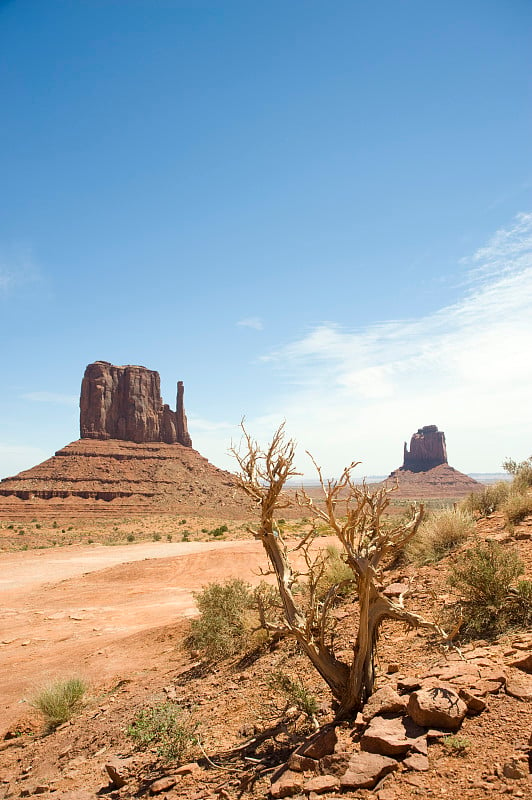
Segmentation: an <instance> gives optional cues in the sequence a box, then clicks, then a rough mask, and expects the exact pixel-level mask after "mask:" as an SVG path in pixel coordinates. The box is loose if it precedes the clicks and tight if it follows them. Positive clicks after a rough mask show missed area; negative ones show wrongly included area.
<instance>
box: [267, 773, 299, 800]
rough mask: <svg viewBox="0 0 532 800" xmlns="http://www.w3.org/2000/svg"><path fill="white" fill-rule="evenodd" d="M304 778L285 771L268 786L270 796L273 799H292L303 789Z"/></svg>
mask: <svg viewBox="0 0 532 800" xmlns="http://www.w3.org/2000/svg"><path fill="white" fill-rule="evenodd" d="M303 784H304V778H303V776H302V775H301V774H300V773H298V772H292V771H291V770H286V772H283V774H282V775H281V777H280V778H278V779H277V780H276V781H275V783H272V785H271V786H270V794H271V796H272V797H273V798H279V797H293V796H294V795H295V794H298V793H299V792H301V790H302V789H303Z"/></svg>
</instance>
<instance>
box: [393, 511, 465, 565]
mask: <svg viewBox="0 0 532 800" xmlns="http://www.w3.org/2000/svg"><path fill="white" fill-rule="evenodd" d="M474 527H475V521H474V519H473V517H472V516H471V514H470V513H469V512H467V511H464V510H462V509H456V510H455V509H453V508H445V509H442V510H441V511H436V512H433V513H431V514H430V515H429V517H428V519H426V520H425V521H424V522H422V524H421V525H420V527H419V530H418V532H417V533H416V535H415V536H414V537H412V539H410V541H409V542H408V543H407V545H406V547H405V555H406V558H407V559H408V560H409V561H414V562H415V563H417V564H429V563H431V562H434V561H439V560H440V559H442V558H443V557H444V556H446V555H447V554H448V553H450V552H451V551H452V550H455V549H456V548H457V547H460V545H462V544H463V543H464V542H465V541H466V539H468V538H469V537H470V536H471V534H472V533H473V530H474Z"/></svg>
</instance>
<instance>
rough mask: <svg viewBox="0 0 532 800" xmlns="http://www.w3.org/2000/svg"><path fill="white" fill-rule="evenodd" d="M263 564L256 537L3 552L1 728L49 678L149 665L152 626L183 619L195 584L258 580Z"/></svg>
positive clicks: (99, 675)
mask: <svg viewBox="0 0 532 800" xmlns="http://www.w3.org/2000/svg"><path fill="white" fill-rule="evenodd" d="M261 566H262V567H264V566H265V558H264V554H263V552H262V549H261V545H260V543H258V542H256V541H238V542H229V541H227V542H176V543H161V542H149V543H140V544H132V545H125V546H117V547H104V546H101V545H87V546H73V547H69V548H61V549H59V548H54V549H47V550H35V551H26V552H17V553H0V685H1V686H2V693H1V703H0V708H1V709H2V712H3V713H2V714H1V717H2V724H1V725H0V736H1V735H2V733H3V732H4V731H5V730H7V729H8V728H9V726H11V725H12V724H13V723H14V721H15V720H16V719H17V717H18V716H20V714H21V706H20V705H19V704H20V703H21V702H23V699H24V698H25V697H27V696H28V694H29V693H31V690H32V688H34V687H35V686H36V685H38V684H40V683H42V682H44V681H46V680H50V679H53V678H55V677H59V676H65V675H71V674H73V673H75V674H81V675H83V676H84V677H86V678H87V679H88V680H89V681H93V682H96V681H97V682H99V683H101V682H102V681H105V680H106V679H110V678H114V677H115V676H116V677H117V678H118V677H127V675H128V674H131V673H132V672H136V673H137V674H138V672H139V671H142V670H145V669H147V668H148V669H149V665H150V653H149V651H150V649H153V648H154V636H153V630H154V629H162V628H164V626H168V625H169V624H170V623H174V622H175V623H176V625H178V626H179V625H182V621H183V619H184V618H186V617H187V616H190V615H191V614H193V613H194V608H195V606H194V598H193V591H196V590H197V589H198V588H200V587H201V586H202V585H204V584H206V583H209V582H210V581H215V580H216V581H222V580H226V579H228V578H232V577H237V576H238V577H242V578H244V579H245V580H248V581H249V582H251V583H256V582H258V581H259V579H260V576H259V570H260V567H261ZM148 632H150V636H148ZM163 638H164V637H163ZM161 646H162V645H161ZM173 646H174V647H175V644H174V645H173Z"/></svg>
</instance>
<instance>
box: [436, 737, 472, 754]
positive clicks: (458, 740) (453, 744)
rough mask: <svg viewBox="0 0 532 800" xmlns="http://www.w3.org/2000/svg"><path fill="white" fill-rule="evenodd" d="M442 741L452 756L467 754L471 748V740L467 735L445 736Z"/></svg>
mask: <svg viewBox="0 0 532 800" xmlns="http://www.w3.org/2000/svg"><path fill="white" fill-rule="evenodd" d="M441 743H442V745H443V747H444V749H445V750H446V751H447V752H448V753H449V755H452V756H465V755H466V754H467V752H468V751H469V750H470V749H471V741H470V740H469V739H467V738H466V737H465V736H455V735H453V736H445V737H444V738H443V739H442V742H441Z"/></svg>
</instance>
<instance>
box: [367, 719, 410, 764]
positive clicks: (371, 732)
mask: <svg viewBox="0 0 532 800" xmlns="http://www.w3.org/2000/svg"><path fill="white" fill-rule="evenodd" d="M424 735H425V731H424V729H423V728H420V727H419V726H418V725H416V723H415V722H413V721H412V720H411V719H410V718H409V717H393V718H392V719H385V718H384V717H374V718H373V719H372V720H371V722H370V724H369V726H368V727H367V729H366V731H365V732H364V734H363V735H362V738H361V740H360V747H361V749H362V750H364V751H366V752H367V753H379V754H381V755H386V756H394V755H402V754H403V753H407V752H408V751H409V750H411V749H412V746H413V744H414V743H415V741H416V740H417V739H419V738H424Z"/></svg>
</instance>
